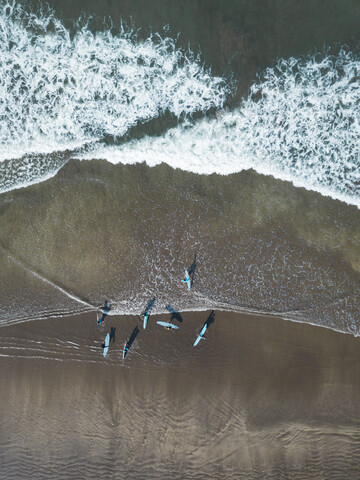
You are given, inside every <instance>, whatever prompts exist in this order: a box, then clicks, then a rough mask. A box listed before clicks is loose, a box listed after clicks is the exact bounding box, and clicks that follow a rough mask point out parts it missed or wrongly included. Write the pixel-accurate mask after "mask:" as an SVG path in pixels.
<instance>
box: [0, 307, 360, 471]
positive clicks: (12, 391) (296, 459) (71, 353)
mask: <svg viewBox="0 0 360 480" xmlns="http://www.w3.org/2000/svg"><path fill="white" fill-rule="evenodd" d="M209 313H210V312H196V313H190V312H188V313H184V314H182V319H183V322H182V324H181V326H180V329H179V330H178V331H176V332H175V331H167V330H165V329H163V328H161V327H159V326H158V325H156V323H155V321H156V320H158V319H159V317H158V316H155V315H154V316H152V317H150V320H149V325H148V328H147V330H146V331H143V330H142V320H141V318H140V317H137V316H122V317H116V316H112V317H107V320H106V323H105V325H102V326H101V327H97V325H96V318H95V313H90V314H84V315H79V316H74V317H68V318H57V319H48V320H45V321H32V322H28V323H24V324H17V325H12V326H7V327H2V328H1V340H0V356H1V358H0V404H1V408H0V415H1V422H0V465H1V469H0V478H4V479H5V478H6V479H12V478H27V479H30V478H31V479H42V478H46V479H52V478H54V479H55V478H56V479H58V478H66V479H71V478H74V479H75V478H76V479H92V478H115V479H117V478H119V479H122V478H129V479H147V478H156V479H162V478H163V479H169V478H171V479H203V478H214V479H239V478H244V479H245V478H246V479H253V478H254V479H255V478H256V479H263V478H274V479H289V478H290V479H295V478H297V479H302V480H304V479H306V478H312V479H315V478H316V479H322V478H323V479H330V478H331V479H332V478H339V479H344V478H346V479H349V478H354V479H355V478H359V474H360V472H359V471H360V467H359V456H360V415H359V411H358V405H359V401H360V339H358V338H355V337H353V336H351V335H345V334H340V333H336V332H333V331H331V330H328V329H323V328H319V327H313V326H311V325H305V324H298V323H292V322H289V321H284V320H282V319H280V318H276V317H268V316H253V315H240V314H235V313H227V312H219V311H217V312H216V314H215V322H214V323H213V324H212V325H211V326H210V328H209V330H208V334H207V339H206V340H205V341H201V342H200V344H199V346H198V347H196V348H193V347H192V344H193V342H194V340H195V338H196V334H197V332H198V331H199V330H200V328H201V326H202V325H203V323H204V321H205V320H206V319H207V317H208V315H209ZM168 319H169V316H162V320H168ZM174 323H176V321H174ZM136 325H139V327H140V332H139V334H138V336H137V337H136V339H135V341H134V343H133V345H132V347H131V349H130V351H129V353H128V356H127V358H126V359H125V361H123V360H122V358H121V356H122V348H123V345H124V342H125V341H126V340H127V339H128V338H129V337H130V335H131V332H132V331H133V330H134V328H135V326H136ZM178 325H179V323H178ZM111 327H113V328H115V342H113V341H112V342H111V345H110V349H109V354H108V357H107V358H106V359H103V357H102V348H101V344H102V342H103V341H104V338H105V335H106V333H107V332H110V329H111Z"/></svg>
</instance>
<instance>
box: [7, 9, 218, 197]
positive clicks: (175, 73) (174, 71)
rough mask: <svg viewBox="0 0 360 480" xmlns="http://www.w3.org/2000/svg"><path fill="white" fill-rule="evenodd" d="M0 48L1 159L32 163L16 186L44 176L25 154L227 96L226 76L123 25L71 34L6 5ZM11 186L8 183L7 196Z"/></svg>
mask: <svg viewBox="0 0 360 480" xmlns="http://www.w3.org/2000/svg"><path fill="white" fill-rule="evenodd" d="M0 45H1V48H0V145H1V147H2V148H1V153H0V160H10V159H21V158H22V157H26V158H23V159H22V161H23V163H25V164H26V168H24V169H23V174H21V172H20V173H19V175H18V176H17V181H16V182H15V185H16V184H17V183H20V184H24V183H26V184H28V183H32V180H33V178H32V176H33V177H34V179H35V178H36V179H38V178H39V176H38V175H36V172H37V171H38V170H39V166H38V163H39V160H37V159H34V158H32V157H31V159H30V163H31V165H33V164H34V167H32V168H29V165H28V164H29V155H33V154H40V155H48V154H52V153H54V152H63V151H65V150H74V149H77V148H79V147H82V146H83V145H84V144H85V143H87V142H94V141H98V140H100V139H103V138H104V137H106V136H113V137H119V136H122V135H124V133H126V132H127V131H128V129H129V128H131V127H133V126H134V125H136V124H137V123H138V122H144V121H148V120H150V119H152V118H154V117H158V116H161V115H162V114H164V113H166V112H170V113H171V114H172V115H174V116H176V117H181V116H184V115H189V114H193V113H195V112H197V111H200V112H203V111H207V110H208V109H210V108H212V107H215V108H218V107H221V105H222V104H223V102H224V100H225V97H226V91H227V88H226V87H225V85H224V82H223V80H222V79H220V78H216V77H213V76H211V74H210V72H209V71H207V70H206V69H205V68H204V67H203V66H202V64H201V61H200V59H199V58H197V57H195V56H194V55H193V54H192V53H191V52H184V51H181V50H179V49H177V48H176V42H175V41H174V40H173V39H171V38H162V37H160V36H159V35H153V36H152V37H150V38H148V39H147V40H145V41H140V40H139V39H138V37H137V35H136V33H135V32H134V31H129V30H126V29H125V28H122V29H121V31H120V33H119V34H117V35H113V34H112V33H111V31H110V30H107V31H104V32H98V33H92V32H91V30H90V28H89V26H88V25H87V24H85V25H83V26H80V25H78V29H77V31H76V33H75V35H73V36H72V35H71V33H70V31H69V30H68V29H66V28H65V26H64V25H63V24H62V23H61V21H60V20H58V19H56V18H55V17H54V14H53V13H52V12H51V11H42V12H38V13H36V14H35V13H27V12H26V11H25V9H24V8H23V7H22V6H21V5H18V4H16V3H4V2H0ZM40 163H41V162H40ZM42 163H44V162H42ZM60 163H61V162H60ZM61 165H63V162H62V163H61ZM61 165H60V166H61ZM59 168H60V167H59ZM11 169H16V166H15V165H13V164H12V165H10V166H9V169H8V170H11ZM17 169H18V170H19V168H17ZM20 170H21V169H20ZM55 171H56V169H55ZM34 172H35V173H34ZM40 177H41V176H40ZM13 186H14V182H13V181H10V182H9V181H8V179H7V183H5V184H3V185H2V188H1V190H2V191H4V190H8V189H11V188H12V187H13Z"/></svg>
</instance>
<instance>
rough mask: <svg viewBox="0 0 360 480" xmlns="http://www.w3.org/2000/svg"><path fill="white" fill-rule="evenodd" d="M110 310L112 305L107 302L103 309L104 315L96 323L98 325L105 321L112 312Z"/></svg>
mask: <svg viewBox="0 0 360 480" xmlns="http://www.w3.org/2000/svg"><path fill="white" fill-rule="evenodd" d="M110 310H111V303H110V304H108V301H107V300H105V304H104V306H103V307H102V308H101V311H102V313H103V314H102V316H101V317H100V318H99V320H98V321H97V322H96V323H98V324H99V325H100V324H101V323H102V322H103V321H104V320H105V317H106V315H107V314H108V313H109V312H110Z"/></svg>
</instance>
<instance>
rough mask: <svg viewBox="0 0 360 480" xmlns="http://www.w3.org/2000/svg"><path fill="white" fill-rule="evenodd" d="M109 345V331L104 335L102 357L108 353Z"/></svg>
mask: <svg viewBox="0 0 360 480" xmlns="http://www.w3.org/2000/svg"><path fill="white" fill-rule="evenodd" d="M109 345H110V333H108V334H106V337H105V347H104V352H103V355H104V357H106V355H107V353H108V350H109Z"/></svg>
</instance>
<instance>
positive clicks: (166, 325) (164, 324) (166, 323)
mask: <svg viewBox="0 0 360 480" xmlns="http://www.w3.org/2000/svg"><path fill="white" fill-rule="evenodd" d="M156 323H158V324H159V325H161V326H162V327H166V328H173V329H174V330H177V329H178V328H179V327H178V326H177V325H174V324H172V323H169V322H156Z"/></svg>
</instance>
